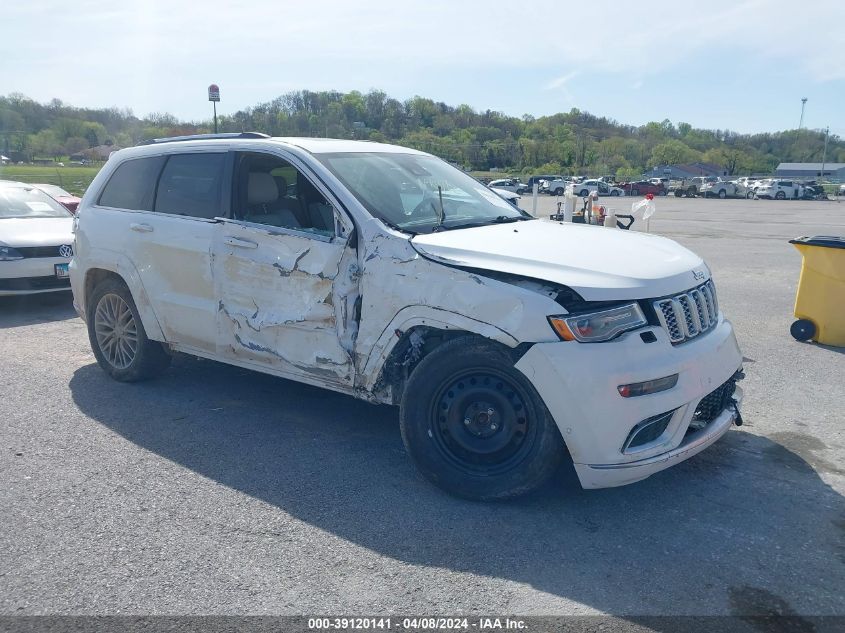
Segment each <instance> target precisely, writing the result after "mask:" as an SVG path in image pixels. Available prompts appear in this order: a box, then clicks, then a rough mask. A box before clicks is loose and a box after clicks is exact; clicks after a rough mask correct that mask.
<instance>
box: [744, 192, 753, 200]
mask: <svg viewBox="0 0 845 633" xmlns="http://www.w3.org/2000/svg"><path fill="white" fill-rule="evenodd" d="M745 197H746V198H747V199H748V200H753V199H754V192H753V191H749V192H748V193H746V194H745Z"/></svg>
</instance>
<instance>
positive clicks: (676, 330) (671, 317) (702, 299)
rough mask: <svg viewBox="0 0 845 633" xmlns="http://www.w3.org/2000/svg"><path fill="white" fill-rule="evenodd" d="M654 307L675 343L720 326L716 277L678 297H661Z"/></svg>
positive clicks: (673, 343) (670, 338) (661, 323)
mask: <svg viewBox="0 0 845 633" xmlns="http://www.w3.org/2000/svg"><path fill="white" fill-rule="evenodd" d="M654 310H655V312H657V318H658V319H659V320H660V325H662V326H663V329H664V330H666V333H667V334H668V335H669V340H670V341H671V342H672V345H678V344H680V343H683V342H684V341H688V340H690V339H692V338H695V337H697V336H699V335H701V334H704V333H705V332H707V331H708V330H710V329H711V328H712V327H714V326H715V325H716V322H717V321H718V320H719V304H718V302H717V301H716V288H715V287H714V286H713V281H712V280H711V281H708V282H706V283H704V284H702V285H700V286H697V287H695V288H693V289H692V290H688V291H687V292H684V293H681V294H679V295H675V296H674V297H668V298H667V299H658V300H657V301H655V302H654Z"/></svg>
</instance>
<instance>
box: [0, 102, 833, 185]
mask: <svg viewBox="0 0 845 633" xmlns="http://www.w3.org/2000/svg"><path fill="white" fill-rule="evenodd" d="M219 124H220V126H219V127H220V131H242V130H252V131H259V132H264V133H267V134H271V135H274V136H329V137H335V138H359V139H370V140H374V141H383V142H395V143H399V144H401V145H406V146H410V147H415V148H418V149H421V150H424V151H428V152H431V153H433V154H436V155H438V156H441V157H443V158H445V159H447V160H450V161H453V162H455V163H457V164H459V165H462V166H464V167H466V168H467V169H471V170H477V171H480V170H490V169H500V170H507V171H512V172H521V173H525V174H527V173H530V172H534V171H540V172H555V173H563V174H576V173H578V174H580V173H590V174H595V175H599V174H615V175H616V176H617V177H618V178H621V179H630V178H633V177H636V176H638V175H639V174H640V173H641V172H642V171H643V170H645V169H646V168H649V167H652V166H654V165H658V164H666V163H669V164H672V163H689V162H693V161H698V160H703V161H707V162H711V163H715V164H718V165H721V166H723V167H724V168H725V169H727V170H728V172H729V173H730V174H750V173H769V172H771V171H772V170H773V169H774V167H775V166H776V165H777V164H778V163H779V162H782V161H795V162H800V161H820V160H821V159H822V152H823V147H824V133H823V132H822V131H819V130H806V129H805V130H801V131H800V132H799V131H798V130H787V131H783V132H775V133H760V134H737V133H735V132H731V131H729V130H703V129H698V128H695V127H693V126H692V125H691V124H689V123H683V122H681V123H677V124H674V123H672V122H671V121H669V120H668V119H665V120H663V121H661V122H652V123H648V124H646V125H643V126H632V125H625V124H622V123H619V122H617V121H614V120H612V119H607V118H604V117H599V116H596V115H593V114H590V113H587V112H581V111H579V110H576V109H573V110H571V111H569V112H567V113H559V114H555V115H552V116H544V117H536V118H535V117H533V116H531V115H524V116H523V117H521V118H517V117H512V116H506V115H504V114H502V113H500V112H494V111H491V110H487V111H484V112H478V111H476V110H474V109H472V108H471V107H469V106H467V105H459V106H457V107H454V106H449V105H447V104H445V103H440V102H435V101H432V100H431V99H426V98H424V97H414V98H412V99H408V100H406V101H399V100H397V99H393V98H391V97H389V96H388V95H387V94H385V93H384V92H381V91H378V90H372V91H370V92H368V93H366V94H363V93H360V92H357V91H353V92H349V93H340V92H334V91H329V92H311V91H307V90H303V91H298V92H291V93H288V94H285V95H282V96H280V97H278V98H277V99H274V100H273V101H271V102H268V103H262V104H258V105H256V106H254V107H251V108H248V109H246V110H243V111H239V112H236V113H234V114H231V115H222V116H220V118H219ZM211 127H212V123H211V121H203V122H199V123H196V122H184V121H179V120H177V119H176V118H175V117H173V116H171V115H169V114H161V113H155V114H151V115H149V116H147V117H144V118H138V117H136V116H135V115H134V114H133V112H132V111H131V110H129V109H119V108H103V109H91V108H76V107H73V106H70V105H67V104H65V103H63V102H62V101H60V100H58V99H54V100H52V101H51V102H49V103H37V102H35V101H33V100H31V99H29V98H27V97H25V96H23V95H20V94H11V95H8V96H0V152H2V153H3V154H5V155H6V156H9V157H11V158H12V159H14V160H26V161H30V160H33V159H36V158H55V159H59V158H64V157H67V156H70V155H76V154H84V153H85V152H88V151H89V150H90V149H91V148H94V147H97V146H100V145H112V144H113V145H115V146H117V147H125V146H128V145H134V144H135V143H137V142H139V141H142V140H145V139H149V138H156V137H162V136H171V135H177V134H193V133H201V132H209V131H210V130H211ZM827 160H828V161H830V162H837V161H838V162H845V142H843V140H842V139H840V138H839V137H836V136H831V137H830V139H829V143H828V148H827Z"/></svg>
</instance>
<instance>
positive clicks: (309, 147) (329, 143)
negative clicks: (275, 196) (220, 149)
mask: <svg viewBox="0 0 845 633" xmlns="http://www.w3.org/2000/svg"><path fill="white" fill-rule="evenodd" d="M209 141H225V142H228V143H233V144H239V143H250V144H252V143H255V142H256V141H258V142H265V143H279V144H282V143H283V144H285V145H293V146H295V147H299V148H300V149H303V150H305V151H306V152H310V153H311V154H330V153H335V152H340V153H345V152H389V153H401V154H423V153H424V152H419V151H417V150H415V149H411V148H409V147H401V146H399V145H390V144H387V143H376V142H373V141H350V140H345V139H335V138H309V137H293V136H287V137H281V136H275V137H270V136H266V135H264V134H258V133H255V132H246V133H242V134H238V133H234V134H231V133H226V134H196V135H192V136H177V137H172V138H159V139H154V140H151V141H146V142H144V143H142V146H144V147H150V146H155V147H166V146H169V145H170V144H171V143H177V142H178V143H180V144H181V143H190V144H191V147H194V146H195V144H199V145H202V143H205V142H209Z"/></svg>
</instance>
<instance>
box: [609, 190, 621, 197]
mask: <svg viewBox="0 0 845 633" xmlns="http://www.w3.org/2000/svg"><path fill="white" fill-rule="evenodd" d="M610 195H611V196H616V197H619V192H618V191H617V190H616V189H614V190H613V191H611V192H610Z"/></svg>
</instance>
